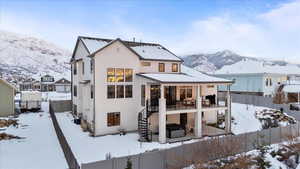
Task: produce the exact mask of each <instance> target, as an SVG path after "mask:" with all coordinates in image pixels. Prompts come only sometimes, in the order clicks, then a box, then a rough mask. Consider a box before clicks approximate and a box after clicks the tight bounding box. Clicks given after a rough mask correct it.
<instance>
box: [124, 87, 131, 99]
mask: <svg viewBox="0 0 300 169" xmlns="http://www.w3.org/2000/svg"><path fill="white" fill-rule="evenodd" d="M125 98H132V85H126V86H125Z"/></svg>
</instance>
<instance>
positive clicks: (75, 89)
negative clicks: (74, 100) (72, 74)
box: [73, 86, 77, 96]
mask: <svg viewBox="0 0 300 169" xmlns="http://www.w3.org/2000/svg"><path fill="white" fill-rule="evenodd" d="M73 96H77V86H74V91H73Z"/></svg>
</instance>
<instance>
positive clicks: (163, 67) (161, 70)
mask: <svg viewBox="0 0 300 169" xmlns="http://www.w3.org/2000/svg"><path fill="white" fill-rule="evenodd" d="M158 71H159V72H165V64H164V63H159V64H158Z"/></svg>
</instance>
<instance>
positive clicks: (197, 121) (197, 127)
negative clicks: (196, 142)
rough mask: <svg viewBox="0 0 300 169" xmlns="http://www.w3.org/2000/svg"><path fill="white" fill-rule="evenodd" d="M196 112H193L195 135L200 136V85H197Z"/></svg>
mask: <svg viewBox="0 0 300 169" xmlns="http://www.w3.org/2000/svg"><path fill="white" fill-rule="evenodd" d="M196 91H197V112H196V113H195V136H196V137H198V138H199V137H202V98H201V86H200V85H198V86H197V90H196Z"/></svg>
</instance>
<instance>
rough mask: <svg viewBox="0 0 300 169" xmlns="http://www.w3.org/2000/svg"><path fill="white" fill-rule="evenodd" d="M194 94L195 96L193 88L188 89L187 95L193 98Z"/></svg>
mask: <svg viewBox="0 0 300 169" xmlns="http://www.w3.org/2000/svg"><path fill="white" fill-rule="evenodd" d="M192 96H193V89H191V88H189V89H186V97H187V98H192Z"/></svg>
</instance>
